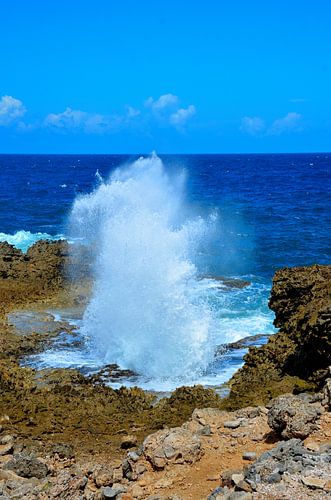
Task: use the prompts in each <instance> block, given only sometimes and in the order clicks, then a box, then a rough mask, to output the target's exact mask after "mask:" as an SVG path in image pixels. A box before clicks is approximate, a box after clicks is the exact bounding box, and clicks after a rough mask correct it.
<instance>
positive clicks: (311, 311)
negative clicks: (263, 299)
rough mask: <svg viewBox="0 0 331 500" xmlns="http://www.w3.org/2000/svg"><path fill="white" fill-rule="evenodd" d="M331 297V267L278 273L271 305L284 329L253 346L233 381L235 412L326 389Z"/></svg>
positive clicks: (330, 358) (231, 403)
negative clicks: (287, 395)
mask: <svg viewBox="0 0 331 500" xmlns="http://www.w3.org/2000/svg"><path fill="white" fill-rule="evenodd" d="M330 297H331V266H318V265H314V266H310V267H293V268H285V269H282V270H280V271H277V272H276V273H275V276H274V279H273V287H272V291H271V298H270V302H269V306H270V308H271V309H273V311H275V315H276V318H275V326H277V327H278V328H280V330H279V332H278V333H277V334H276V335H273V336H271V337H270V339H269V341H268V343H267V344H266V345H264V346H262V347H259V348H250V350H249V353H248V354H247V355H246V356H245V365H244V366H243V368H242V369H241V370H239V371H238V372H237V373H236V374H235V376H234V377H233V379H232V381H231V394H230V399H229V402H228V406H229V407H230V408H231V407H232V408H235V407H240V406H245V405H248V404H263V403H265V402H266V401H268V400H270V399H272V398H273V397H276V396H278V395H280V394H283V393H285V392H293V391H294V392H302V391H304V390H310V389H313V390H316V389H320V388H321V386H322V385H323V382H324V381H325V378H326V377H327V375H328V367H329V365H330V364H331V325H330V319H331V300H330Z"/></svg>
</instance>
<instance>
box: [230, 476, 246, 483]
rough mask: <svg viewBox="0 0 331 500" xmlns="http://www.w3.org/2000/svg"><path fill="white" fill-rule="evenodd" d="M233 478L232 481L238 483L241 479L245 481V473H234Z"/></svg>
mask: <svg viewBox="0 0 331 500" xmlns="http://www.w3.org/2000/svg"><path fill="white" fill-rule="evenodd" d="M231 479H232V482H233V483H234V484H236V485H237V484H238V483H240V481H243V480H244V479H245V477H244V474H232V476H231Z"/></svg>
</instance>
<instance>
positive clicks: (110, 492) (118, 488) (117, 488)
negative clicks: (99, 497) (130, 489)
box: [101, 483, 126, 498]
mask: <svg viewBox="0 0 331 500" xmlns="http://www.w3.org/2000/svg"><path fill="white" fill-rule="evenodd" d="M101 491H102V493H103V496H104V498H116V497H117V495H119V494H120V493H126V487H125V486H123V485H122V484H119V483H116V484H113V486H112V487H111V488H110V487H109V486H106V487H105V488H102V490H101Z"/></svg>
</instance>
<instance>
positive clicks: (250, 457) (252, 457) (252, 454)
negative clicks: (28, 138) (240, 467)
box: [243, 451, 256, 462]
mask: <svg viewBox="0 0 331 500" xmlns="http://www.w3.org/2000/svg"><path fill="white" fill-rule="evenodd" d="M243 459H244V460H250V461H251V462H252V461H254V460H256V453H255V451H245V453H243Z"/></svg>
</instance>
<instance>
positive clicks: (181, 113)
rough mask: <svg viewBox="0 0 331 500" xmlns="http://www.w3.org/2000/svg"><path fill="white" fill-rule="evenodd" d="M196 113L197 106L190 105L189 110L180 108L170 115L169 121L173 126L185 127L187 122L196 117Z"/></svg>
mask: <svg viewBox="0 0 331 500" xmlns="http://www.w3.org/2000/svg"><path fill="white" fill-rule="evenodd" d="M195 113H196V109H195V106H193V104H190V105H189V106H188V107H187V108H180V109H178V110H177V111H176V112H175V113H172V114H171V115H170V118H169V121H170V123H171V125H175V126H183V125H185V123H186V122H187V120H189V119H190V118H192V116H194V115H195Z"/></svg>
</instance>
